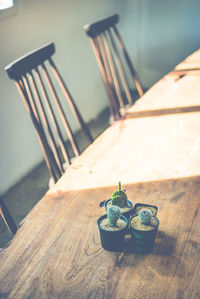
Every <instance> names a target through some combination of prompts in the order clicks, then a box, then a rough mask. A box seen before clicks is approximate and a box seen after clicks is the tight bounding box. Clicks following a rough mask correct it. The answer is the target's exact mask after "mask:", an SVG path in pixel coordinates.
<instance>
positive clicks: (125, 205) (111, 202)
mask: <svg viewBox="0 0 200 299" xmlns="http://www.w3.org/2000/svg"><path fill="white" fill-rule="evenodd" d="M110 206H118V207H119V208H120V209H121V214H122V215H124V216H125V217H126V218H127V219H129V218H130V216H131V214H132V211H133V204H132V202H131V201H129V200H128V197H127V195H126V191H125V190H123V191H122V190H121V182H119V183H118V190H117V191H115V192H114V193H113V195H112V198H110V199H108V200H107V201H105V202H104V207H105V209H106V210H107V209H108V208H109V207H110Z"/></svg>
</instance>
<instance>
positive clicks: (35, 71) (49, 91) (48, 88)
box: [5, 43, 93, 182]
mask: <svg viewBox="0 0 200 299" xmlns="http://www.w3.org/2000/svg"><path fill="white" fill-rule="evenodd" d="M54 53H55V45H54V43H50V44H47V45H45V46H43V47H41V48H39V49H36V50H34V51H33V52H30V53H28V54H26V55H25V56H23V57H21V58H19V59H18V60H16V61H14V62H12V63H11V64H9V65H8V66H7V67H6V68H5V70H6V71H7V74H8V76H9V78H10V79H12V80H14V81H15V83H16V86H17V88H18V90H19V93H20V94H21V96H22V99H23V101H24V104H25V106H26V108H27V110H28V112H29V114H30V117H31V119H32V121H33V124H34V126H35V129H36V131H37V135H38V138H39V141H40V145H41V147H42V150H43V153H44V157H45V160H46V164H47V167H48V169H49V172H50V175H51V177H52V178H53V180H54V182H56V181H57V180H58V179H59V178H60V176H61V175H62V174H63V172H64V170H65V167H64V165H66V164H70V158H71V157H70V154H69V148H68V147H67V145H66V140H67V136H68V139H69V141H70V143H71V147H72V149H73V155H75V156H78V155H79V154H80V149H79V146H78V144H77V142H76V140H75V136H74V134H73V132H72V129H71V126H70V124H69V118H68V119H67V117H66V111H67V110H66V109H68V107H70V108H71V111H72V112H73V113H72V115H74V116H75V118H76V120H77V121H78V123H79V125H80V128H81V130H82V132H83V133H84V134H85V136H86V137H87V138H88V140H89V142H92V141H93V138H92V136H91V134H90V132H89V130H88V128H87V126H86V124H85V122H84V121H83V118H82V116H81V114H80V112H79V110H78V108H77V106H76V105H75V102H74V100H73V98H72V96H71V94H70V92H69V90H68V89H67V86H66V85H65V83H64V81H63V79H62V77H61V75H60V73H59V72H58V69H57V67H56V65H55V63H54V62H53V59H52V55H53V54H54ZM62 98H63V99H62ZM66 100H67V101H66ZM67 102H68V105H67V106H68V107H67V108H66V107H65V105H66V104H67ZM70 117H71V116H70ZM66 133H67V134H66Z"/></svg>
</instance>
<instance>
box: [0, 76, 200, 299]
mask: <svg viewBox="0 0 200 299" xmlns="http://www.w3.org/2000/svg"><path fill="white" fill-rule="evenodd" d="M177 78H178V76H177V75H176V74H173V75H172V74H169V75H167V76H165V77H164V78H163V79H162V80H161V81H159V82H158V83H157V84H156V85H155V86H154V87H152V88H151V89H150V90H149V91H148V93H147V94H145V96H144V97H143V98H142V99H141V100H140V101H138V102H137V103H136V105H134V107H132V108H131V109H130V110H129V112H128V114H127V115H126V117H125V118H124V119H123V120H120V121H118V122H116V123H114V124H113V125H112V126H110V127H109V128H108V129H107V130H106V131H105V132H104V133H103V134H102V135H101V136H99V138H97V139H96V140H95V142H94V143H93V144H92V145H90V146H89V147H88V148H87V149H86V150H85V151H84V153H83V154H82V155H81V156H80V157H78V158H76V160H75V161H74V162H73V163H72V165H71V166H70V167H69V169H68V170H67V171H66V173H65V174H64V175H63V176H62V178H61V179H60V180H59V181H58V182H57V183H56V185H55V187H54V188H52V189H51V190H49V192H48V193H47V194H46V195H45V196H44V197H43V198H42V199H41V201H40V202H39V203H38V204H37V205H36V206H35V207H34V208H33V210H32V211H31V212H30V213H29V214H28V215H27V217H26V218H25V219H24V221H23V222H22V223H21V227H20V228H19V230H18V232H17V234H16V235H15V237H14V238H13V240H12V242H11V244H10V245H9V246H8V247H7V248H6V249H4V250H2V251H1V252H0V265H1V267H0V298H1V297H3V296H4V297H6V296H7V297H6V298H131V299H132V298H199V297H200V285H199V276H200V262H199V261H200V249H199V248H200V246H199V245H200V235H199V232H200V214H199V207H200V201H199V198H200V188H199V187H200V156H199V151H200V137H199V127H200V109H199V107H200V76H196V75H195V72H194V73H190V74H187V75H186V76H184V77H183V78H181V79H177ZM119 180H121V182H122V185H123V187H124V188H125V189H126V190H127V195H128V198H129V200H131V201H132V202H133V204H135V203H137V202H143V203H150V204H153V205H157V206H158V218H159V220H160V227H159V231H158V235H157V239H156V244H155V248H154V251H153V252H152V253H151V254H149V255H141V254H135V253H134V252H131V250H130V247H127V249H126V250H125V252H122V253H120V252H117V253H114V252H108V251H105V250H103V249H102V247H101V244H100V239H99V233H98V229H97V225H96V221H97V218H98V217H99V216H100V215H102V214H104V213H105V211H104V208H100V207H99V203H100V202H101V201H102V200H105V199H108V198H109V197H110V195H111V194H112V193H113V191H115V190H116V185H117V182H118V181H119Z"/></svg>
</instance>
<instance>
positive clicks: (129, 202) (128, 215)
mask: <svg viewBox="0 0 200 299" xmlns="http://www.w3.org/2000/svg"><path fill="white" fill-rule="evenodd" d="M110 201H111V198H110V199H108V200H106V201H105V202H104V208H105V210H106V211H107V205H108V203H109V202H110ZM128 205H129V206H130V207H131V209H130V210H129V211H127V212H122V215H123V216H125V217H126V218H127V219H129V218H130V217H131V215H133V210H134V208H133V204H132V202H131V201H130V200H128Z"/></svg>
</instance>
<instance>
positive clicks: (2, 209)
mask: <svg viewBox="0 0 200 299" xmlns="http://www.w3.org/2000/svg"><path fill="white" fill-rule="evenodd" d="M0 215H1V217H2V218H3V220H4V222H5V224H6V226H7V227H8V229H9V230H10V231H11V233H12V234H13V235H15V234H16V232H17V225H16V224H15V222H14V219H13V218H12V216H11V214H10V212H9V210H8V208H7V206H6V204H5V203H4V201H3V199H2V198H1V197H0Z"/></svg>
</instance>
